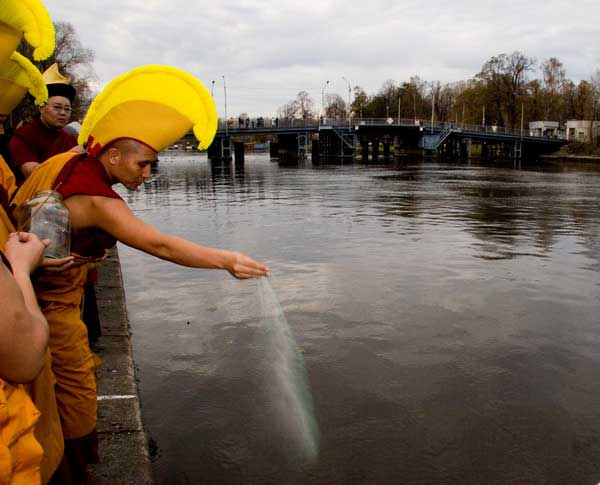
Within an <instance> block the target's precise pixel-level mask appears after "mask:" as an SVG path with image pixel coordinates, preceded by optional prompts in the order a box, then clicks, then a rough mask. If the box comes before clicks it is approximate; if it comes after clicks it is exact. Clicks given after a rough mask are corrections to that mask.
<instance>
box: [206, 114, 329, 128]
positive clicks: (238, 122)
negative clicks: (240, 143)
mask: <svg viewBox="0 0 600 485" xmlns="http://www.w3.org/2000/svg"><path fill="white" fill-rule="evenodd" d="M318 125H319V122H318V121H317V120H313V119H293V118H269V117H258V118H244V119H242V118H230V119H229V122H227V121H226V120H224V119H219V125H218V129H219V130H225V127H226V126H227V128H228V129H230V130H256V129H265V128H267V129H271V128H272V129H275V128H315V127H317V126H318Z"/></svg>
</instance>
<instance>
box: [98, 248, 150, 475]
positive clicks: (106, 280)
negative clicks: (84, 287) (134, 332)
mask: <svg viewBox="0 0 600 485" xmlns="http://www.w3.org/2000/svg"><path fill="white" fill-rule="evenodd" d="M96 299H97V304H98V316H99V319H100V326H101V329H102V336H101V337H100V338H99V340H98V342H96V343H95V344H94V345H93V346H92V350H94V352H96V354H98V356H99V357H100V358H102V360H103V361H104V362H103V364H102V365H101V366H100V367H98V369H97V377H98V426H97V430H98V438H99V454H100V463H98V464H96V465H93V466H91V467H90V475H91V478H92V483H94V480H96V481H99V482H100V483H102V481H107V482H109V483H119V484H153V483H154V481H153V478H152V468H151V465H150V458H149V455H148V443H147V439H146V435H145V433H144V428H143V426H142V415H141V412H140V401H139V396H138V389H137V384H136V377H135V367H134V363H133V357H132V354H131V340H130V334H129V322H128V319H127V307H126V304H125V292H124V290H123V279H122V275H121V265H120V263H119V255H118V253H117V250H116V248H115V249H114V250H112V251H111V252H110V254H109V257H108V258H107V259H106V261H104V262H103V263H102V264H101V265H100V268H99V269H98V283H97V284H96Z"/></svg>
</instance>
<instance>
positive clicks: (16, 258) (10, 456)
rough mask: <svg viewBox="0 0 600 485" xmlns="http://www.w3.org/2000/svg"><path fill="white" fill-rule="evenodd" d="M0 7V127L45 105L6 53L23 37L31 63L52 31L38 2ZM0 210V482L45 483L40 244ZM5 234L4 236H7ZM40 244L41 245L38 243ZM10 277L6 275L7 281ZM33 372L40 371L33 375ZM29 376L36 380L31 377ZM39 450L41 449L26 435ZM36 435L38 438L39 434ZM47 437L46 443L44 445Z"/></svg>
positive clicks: (47, 430) (55, 453) (53, 458)
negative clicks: (33, 277) (36, 282)
mask: <svg viewBox="0 0 600 485" xmlns="http://www.w3.org/2000/svg"><path fill="white" fill-rule="evenodd" d="M1 3H2V5H1V8H0V128H2V129H3V122H4V121H5V119H6V117H7V115H8V114H10V112H11V111H12V110H13V109H14V107H15V106H16V105H17V104H18V103H19V102H20V101H21V100H22V98H23V97H24V96H25V95H26V94H27V93H28V92H29V93H30V94H31V95H32V96H33V97H34V99H35V101H36V104H38V105H40V106H41V105H42V104H43V103H44V102H45V101H46V99H47V96H48V94H47V90H46V86H45V83H44V80H43V78H42V75H41V73H39V71H37V69H36V68H35V67H34V66H33V65H32V64H31V63H30V62H29V61H28V60H27V59H25V58H24V57H23V56H20V55H19V54H17V53H16V52H13V51H14V49H15V48H16V46H17V45H18V44H19V42H20V41H21V39H22V38H23V37H24V38H25V40H26V41H28V42H29V43H30V44H31V45H32V46H33V47H34V57H35V58H36V59H45V58H46V57H48V56H49V55H50V54H51V53H52V51H53V50H54V27H53V26H52V22H51V21H50V17H49V16H48V12H47V11H46V9H45V8H44V6H43V5H42V4H41V2H39V1H38V0H2V2H1ZM13 190H14V176H13V174H12V173H11V172H10V170H9V169H8V167H7V165H6V163H5V162H4V160H3V159H2V157H1V156H0V202H2V201H4V202H6V199H7V197H8V194H10V193H12V191H13ZM14 230H15V228H14V226H13V222H12V220H11V219H10V218H9V217H8V215H7V212H6V211H5V206H4V205H3V204H0V250H1V251H4V252H5V254H6V259H5V258H4V255H3V254H2V253H1V252H0V255H1V256H2V261H1V262H0V308H2V319H1V320H0V483H10V484H21V483H23V484H24V483H27V484H29V483H31V484H35V483H40V482H43V483H46V482H47V481H48V480H49V478H50V476H51V474H52V473H53V472H54V470H55V469H56V467H57V466H58V463H59V462H60V460H61V458H62V455H63V442H62V433H61V429H60V422H59V420H58V412H57V410H56V402H55V397H54V390H53V376H52V375H51V370H50V367H49V365H45V362H47V360H46V358H47V359H48V362H49V357H50V355H49V353H48V352H47V343H48V326H47V323H46V320H45V318H44V317H43V315H42V313H41V312H40V310H39V307H38V304H37V301H36V297H35V294H34V291H33V287H32V285H31V282H30V280H29V274H30V272H31V271H33V270H34V269H35V268H36V267H37V266H38V265H39V264H40V261H41V257H42V253H43V250H44V244H42V243H41V242H40V241H39V239H37V238H36V237H35V236H34V235H32V234H26V233H19V234H16V233H14ZM9 233H12V234H10V235H9ZM46 244H47V243H46ZM11 273H12V275H11ZM40 370H41V371H42V373H41V374H40ZM36 376H37V378H36ZM16 383H28V384H27V387H28V388H29V392H30V393H32V394H33V395H34V398H35V394H36V392H37V393H41V396H42V400H43V401H44V402H46V403H47V404H48V406H40V407H43V408H44V414H43V416H42V417H40V413H39V411H38V409H36V407H35V406H34V405H33V403H32V402H31V399H30V398H29V396H28V393H27V392H26V390H25V388H24V386H23V385H22V384H16ZM34 426H35V433H36V436H37V437H38V440H39V441H40V442H41V443H42V444H43V445H44V450H42V448H41V447H40V443H38V441H37V440H36V438H35V437H34ZM38 433H41V435H42V436H41V439H40V435H39V434H38ZM48 436H53V437H54V438H55V439H54V441H52V439H51V438H50V440H49V441H48V440H46V439H45V438H46V437H48Z"/></svg>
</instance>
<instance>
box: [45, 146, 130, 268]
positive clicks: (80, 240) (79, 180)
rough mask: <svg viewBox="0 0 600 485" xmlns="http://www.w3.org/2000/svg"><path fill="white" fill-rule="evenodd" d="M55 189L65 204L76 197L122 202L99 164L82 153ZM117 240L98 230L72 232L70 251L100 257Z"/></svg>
mask: <svg viewBox="0 0 600 485" xmlns="http://www.w3.org/2000/svg"><path fill="white" fill-rule="evenodd" d="M54 189H55V190H56V191H57V192H58V193H59V194H60V195H61V196H62V198H63V200H66V199H67V198H69V197H71V196H73V195H90V196H101V197H109V198H111V199H119V200H123V199H122V197H121V196H120V195H119V194H117V193H116V192H115V191H114V190H113V189H112V185H111V182H110V179H109V177H108V174H107V173H106V170H105V169H104V166H103V165H102V163H100V161H99V160H98V159H97V158H95V157H92V156H91V155H88V154H86V153H83V154H81V155H75V156H74V157H73V158H72V159H71V160H69V161H68V162H67V163H66V165H65V166H64V167H63V169H62V170H61V171H60V173H59V174H58V176H57V177H56V180H55V181H54ZM116 243H117V240H116V239H115V238H114V237H112V236H111V235H110V234H108V233H107V232H104V231H103V230H102V229H100V228H98V227H91V228H86V229H79V230H73V237H72V240H71V250H72V251H73V252H75V253H77V254H79V255H80V256H95V257H101V256H102V255H103V254H104V250H105V249H110V248H112V247H113V246H114V245H115V244H116Z"/></svg>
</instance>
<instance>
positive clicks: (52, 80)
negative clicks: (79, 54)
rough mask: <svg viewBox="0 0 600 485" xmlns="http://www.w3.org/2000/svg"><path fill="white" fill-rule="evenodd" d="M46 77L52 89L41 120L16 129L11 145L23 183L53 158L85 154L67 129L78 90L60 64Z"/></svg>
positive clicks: (52, 67) (13, 158) (53, 67)
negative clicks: (39, 166) (59, 66)
mask: <svg viewBox="0 0 600 485" xmlns="http://www.w3.org/2000/svg"><path fill="white" fill-rule="evenodd" d="M43 76H44V80H45V81H46V86H47V87H48V102H47V103H46V104H45V105H44V106H42V107H41V108H39V110H40V116H39V117H38V118H35V119H34V120H33V122H32V123H29V124H26V125H23V126H20V127H19V128H17V129H16V130H15V132H14V134H13V136H12V138H11V139H10V142H9V144H8V151H9V154H10V159H11V163H12V166H13V169H14V171H15V175H16V176H17V178H18V179H20V181H21V182H22V181H23V179H25V178H27V177H29V175H30V174H31V173H32V172H33V171H34V170H35V169H36V168H37V166H38V165H40V164H41V163H43V162H44V161H46V160H47V159H49V158H50V157H53V156H54V155H58V154H59V153H64V152H68V151H82V148H81V147H79V146H78V145H77V137H76V136H74V135H72V134H71V133H69V132H67V131H66V130H65V129H64V127H65V126H66V124H67V123H68V122H69V119H70V118H71V103H72V102H73V99H74V98H75V94H76V91H75V88H74V87H73V86H71V85H70V84H69V83H68V80H67V78H65V77H64V76H63V75H62V74H60V73H59V72H58V66H57V65H56V64H52V66H50V67H49V68H48V69H46V71H45V72H44V74H43Z"/></svg>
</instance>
